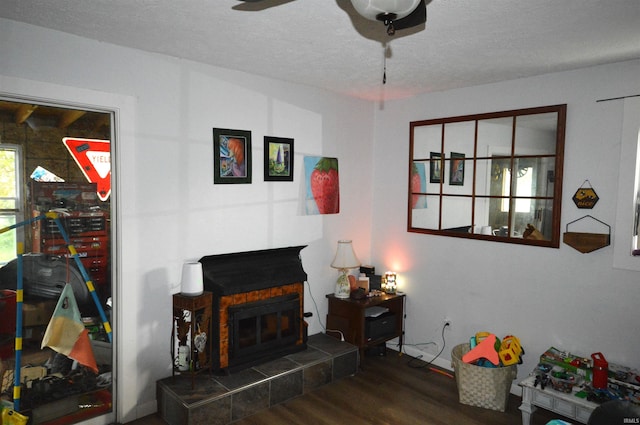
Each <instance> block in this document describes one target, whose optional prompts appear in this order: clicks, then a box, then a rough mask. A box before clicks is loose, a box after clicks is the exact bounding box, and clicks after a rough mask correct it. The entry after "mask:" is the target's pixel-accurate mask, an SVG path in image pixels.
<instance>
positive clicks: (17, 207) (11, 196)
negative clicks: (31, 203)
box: [0, 144, 24, 265]
mask: <svg viewBox="0 0 640 425" xmlns="http://www.w3.org/2000/svg"><path fill="white" fill-rule="evenodd" d="M21 164H22V154H21V150H20V147H19V146H15V145H7V144H0V229H4V228H6V227H9V226H12V225H15V224H16V223H19V222H21V221H22V220H23V216H24V215H23V211H22V204H23V203H22V191H21V190H20V188H21V184H20V182H21V181H22V180H21V179H22V177H21V175H20V170H21V169H22V167H21ZM23 238H24V234H23V232H22V231H21V229H20V228H18V229H12V230H9V231H7V232H5V233H2V234H0V265H4V264H6V263H8V262H9V261H11V260H12V259H14V258H15V257H16V248H17V243H18V242H23V241H24V240H23Z"/></svg>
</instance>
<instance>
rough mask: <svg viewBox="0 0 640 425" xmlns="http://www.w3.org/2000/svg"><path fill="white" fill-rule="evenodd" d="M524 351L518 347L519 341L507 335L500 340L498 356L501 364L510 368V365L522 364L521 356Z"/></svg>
mask: <svg viewBox="0 0 640 425" xmlns="http://www.w3.org/2000/svg"><path fill="white" fill-rule="evenodd" d="M523 353H524V350H523V349H522V346H520V340H519V339H518V338H516V337H515V336H513V335H507V336H505V337H504V338H503V339H502V344H500V350H499V351H498V355H499V356H500V360H501V361H502V364H503V365H505V366H511V365H512V364H516V363H522V357H521V356H522V354H523Z"/></svg>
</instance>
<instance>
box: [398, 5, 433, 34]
mask: <svg viewBox="0 0 640 425" xmlns="http://www.w3.org/2000/svg"><path fill="white" fill-rule="evenodd" d="M425 22H427V4H426V2H425V0H420V3H419V4H418V6H417V7H416V9H415V10H414V11H413V12H411V13H410V14H409V15H407V16H405V17H404V18H402V19H398V20H397V21H393V26H394V28H395V29H396V30H403V29H407V28H411V27H416V26H418V25H422V24H424V23H425Z"/></svg>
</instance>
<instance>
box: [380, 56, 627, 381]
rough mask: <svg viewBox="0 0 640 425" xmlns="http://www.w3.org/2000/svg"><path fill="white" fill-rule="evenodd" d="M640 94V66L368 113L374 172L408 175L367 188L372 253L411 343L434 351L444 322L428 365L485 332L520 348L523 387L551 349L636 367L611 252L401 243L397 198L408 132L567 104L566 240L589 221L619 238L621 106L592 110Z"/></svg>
mask: <svg viewBox="0 0 640 425" xmlns="http://www.w3.org/2000/svg"><path fill="white" fill-rule="evenodd" d="M639 93H640V61H634V62H625V63H618V64H612V65H604V66H598V67H593V68H588V69H584V70H578V71H572V72H563V73H556V74H548V75H543V76H539V77H535V78H523V79H519V80H514V81H508V82H503V83H498V84H491V85H485V86H479V87H472V88H466V89H461V90H452V91H447V92H441V93H433V94H429V95H424V96H420V97H416V98H413V99H408V100H399V101H395V102H387V103H386V104H385V105H384V108H380V109H378V110H377V111H376V119H375V123H376V146H375V154H374V163H373V168H374V169H376V170H393V169H397V170H405V171H404V172H402V173H389V172H381V173H376V175H375V177H374V186H373V187H374V188H375V189H374V199H373V202H374V205H375V206H376V207H375V209H374V211H375V213H374V217H373V229H374V231H373V234H372V247H371V252H372V257H373V264H375V265H376V267H378V268H381V269H382V270H384V269H395V270H396V271H397V272H398V273H399V277H398V280H399V281H400V284H401V286H402V288H403V290H404V291H405V292H406V293H407V310H408V316H407V321H406V341H407V342H408V343H410V344H420V343H428V342H433V341H435V342H438V344H439V347H440V348H441V347H442V340H441V329H442V324H443V319H444V317H445V316H447V317H450V318H451V319H452V326H451V329H448V330H447V331H446V332H445V338H446V348H445V350H444V352H443V353H442V355H441V358H440V359H438V360H437V361H436V363H437V364H442V365H444V366H449V359H450V358H451V356H450V354H451V348H453V346H455V345H457V344H460V343H464V342H468V340H469V337H471V336H472V335H474V334H475V333H476V332H478V331H490V332H493V333H496V334H497V335H498V337H503V336H505V335H508V334H513V335H516V336H517V337H519V338H520V341H521V342H522V345H523V347H524V349H525V353H526V354H525V356H524V364H523V365H522V366H521V367H520V368H519V377H520V378H522V377H524V376H526V375H527V374H528V373H529V372H530V371H531V370H532V368H533V367H534V366H535V364H536V363H537V360H538V358H539V355H540V354H541V353H542V352H544V351H545V350H546V349H547V348H549V347H550V346H555V347H557V348H560V349H563V350H569V351H571V352H574V353H578V354H583V355H590V354H591V353H593V352H602V353H603V354H604V355H605V357H606V358H607V360H609V361H610V362H615V363H621V364H626V365H628V366H632V367H640V359H639V358H638V353H639V352H640V339H638V329H637V326H638V322H639V320H640V308H639V307H640V306H639V304H640V273H639V272H638V271H631V270H625V269H618V268H614V267H613V252H614V246H613V245H611V246H608V247H606V248H603V249H600V250H597V251H594V252H592V253H589V254H582V253H580V252H578V251H576V250H575V249H573V248H571V247H569V246H568V245H565V244H561V246H560V248H559V249H552V248H538V247H529V246H520V245H512V244H505V243H497V242H484V241H473V240H468V239H457V238H447V237H442V236H435V235H423V234H413V233H407V232H406V217H407V207H406V205H407V201H406V199H407V194H406V189H405V191H403V190H400V188H406V187H407V179H408V175H407V174H406V173H407V171H406V170H407V165H408V158H409V152H408V150H409V149H408V148H409V143H408V139H409V122H410V121H415V120H423V119H432V118H441V117H447V116H457V115H466V114H474V113H483V112H494V111H502V110H508V109H518V108H526V107H535V106H544V105H554V104H560V103H567V104H568V110H567V129H566V147H565V168H564V190H563V205H562V223H561V225H562V232H564V231H565V225H566V224H567V223H569V222H571V221H573V220H575V219H577V218H580V217H582V216H584V215H586V214H590V215H592V216H594V217H596V218H598V219H599V220H602V221H604V222H605V223H608V224H609V225H611V226H612V228H614V229H615V227H616V210H617V205H618V201H619V200H618V177H619V173H621V175H622V174H624V175H626V177H625V178H623V180H625V179H633V173H634V170H633V167H628V169H622V170H619V166H618V165H619V163H620V148H621V132H622V117H623V101H622V100H616V101H608V102H596V101H597V100H600V99H607V98H613V97H618V96H627V95H637V94H639ZM637 122H640V117H637V121H636V123H637ZM636 137H637V124H636ZM388 140H396V142H395V144H394V146H393V147H392V148H393V150H394V155H388V154H387V152H388V149H389V147H388V143H387V141H388ZM586 179H588V180H589V182H590V183H591V185H592V186H593V188H594V189H595V190H596V192H597V193H598V195H599V197H600V200H599V202H598V203H597V204H596V206H595V208H594V209H592V210H579V209H577V208H576V206H575V204H574V203H573V201H572V199H571V198H572V196H573V195H574V194H575V192H576V190H577V189H578V188H579V187H580V186H581V185H582V184H583V182H584V181H585V180H586ZM628 196H629V199H632V197H633V193H631V191H630V193H629V194H628ZM624 205H625V206H626V205H629V206H630V205H631V202H626V201H625V202H624ZM627 226H630V224H629V223H627ZM628 228H629V229H630V227H628ZM612 242H613V244H615V243H616V240H615V239H614V240H613V241H612ZM626 252H627V253H628V252H629V248H628V247H627V248H626ZM636 261H637V262H640V258H638V259H636ZM408 350H409V351H410V352H413V353H414V354H424V356H425V359H427V360H430V359H432V358H433V356H434V355H435V354H436V353H437V347H436V346H435V345H420V346H418V347H415V346H414V347H408Z"/></svg>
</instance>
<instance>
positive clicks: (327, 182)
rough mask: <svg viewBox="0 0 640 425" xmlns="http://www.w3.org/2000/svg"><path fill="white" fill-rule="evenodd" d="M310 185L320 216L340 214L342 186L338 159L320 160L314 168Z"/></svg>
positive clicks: (324, 158)
mask: <svg viewBox="0 0 640 425" xmlns="http://www.w3.org/2000/svg"><path fill="white" fill-rule="evenodd" d="M309 185H310V187H311V194H312V195H313V199H314V200H315V202H316V205H317V206H318V212H319V213H320V214H337V213H338V212H340V187H339V186H340V185H339V179H338V160H337V159H336V158H326V157H322V158H320V159H319V160H318V162H317V163H316V165H315V166H314V167H313V171H312V172H311V175H310V177H309Z"/></svg>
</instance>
